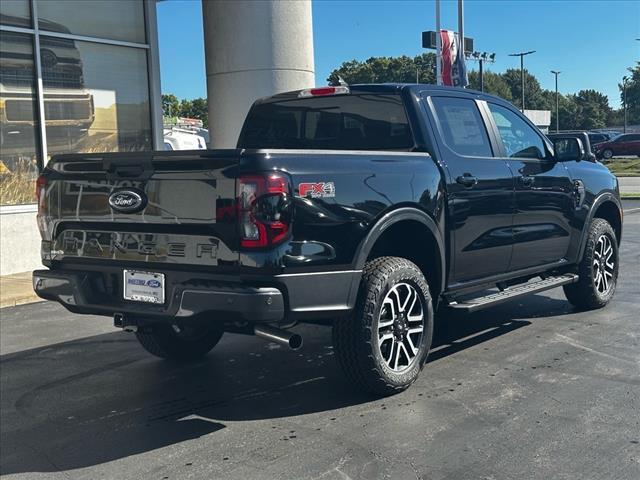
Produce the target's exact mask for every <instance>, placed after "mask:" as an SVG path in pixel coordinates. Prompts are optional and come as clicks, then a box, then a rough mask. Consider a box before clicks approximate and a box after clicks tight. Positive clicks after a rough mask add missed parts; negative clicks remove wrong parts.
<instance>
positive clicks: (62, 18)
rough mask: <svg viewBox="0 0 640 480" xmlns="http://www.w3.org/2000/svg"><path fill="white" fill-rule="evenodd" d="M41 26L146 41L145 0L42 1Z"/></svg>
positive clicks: (52, 29)
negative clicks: (115, 0)
mask: <svg viewBox="0 0 640 480" xmlns="http://www.w3.org/2000/svg"><path fill="white" fill-rule="evenodd" d="M3 2H4V0H3ZM38 26H39V27H40V29H41V30H48V31H52V32H59V33H72V34H74V35H84V36H88V37H98V38H108V39H111V40H122V41H125V42H136V43H145V29H144V5H143V2H142V1H141V0H137V1H125V2H114V1H113V0H91V1H78V0H56V1H54V2H52V1H51V0H38Z"/></svg>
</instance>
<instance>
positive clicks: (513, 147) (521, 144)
mask: <svg viewBox="0 0 640 480" xmlns="http://www.w3.org/2000/svg"><path fill="white" fill-rule="evenodd" d="M489 109H490V110H491V115H492V116H493V119H494V121H495V122H496V126H497V127H498V132H499V133H500V138H501V139H502V143H503V145H504V149H505V150H506V152H507V156H508V157H511V158H537V159H543V158H545V157H546V155H545V148H544V142H543V141H542V138H541V137H540V135H538V133H537V132H536V131H535V130H534V129H533V128H531V126H529V124H528V123H527V122H525V121H524V120H523V119H522V118H520V116H518V115H517V114H516V113H514V112H512V111H511V110H509V109H508V108H505V107H501V106H500V105H495V104H493V103H489Z"/></svg>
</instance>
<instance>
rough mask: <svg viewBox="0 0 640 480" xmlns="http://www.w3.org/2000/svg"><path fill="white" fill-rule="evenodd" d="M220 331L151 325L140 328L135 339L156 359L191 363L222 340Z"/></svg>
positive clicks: (203, 326) (200, 327) (204, 328)
mask: <svg viewBox="0 0 640 480" xmlns="http://www.w3.org/2000/svg"><path fill="white" fill-rule="evenodd" d="M223 333H224V332H223V331H222V330H219V329H216V328H212V327H210V326H208V325H198V326H179V325H169V324H160V323H158V324H152V325H148V326H144V327H140V328H139V329H138V331H137V332H136V338H137V339H138V341H139V342H140V345H142V346H143V348H144V349H145V350H146V351H147V352H149V353H151V354H152V355H155V356H156V357H161V358H167V359H171V360H178V361H193V360H197V359H199V358H202V357H204V356H205V355H206V354H207V353H209V351H211V349H212V348H213V347H215V346H216V344H217V343H218V342H219V341H220V338H222V334H223Z"/></svg>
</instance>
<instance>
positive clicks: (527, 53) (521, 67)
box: [509, 50, 536, 113]
mask: <svg viewBox="0 0 640 480" xmlns="http://www.w3.org/2000/svg"><path fill="white" fill-rule="evenodd" d="M532 53H536V51H535V50H529V51H528V52H520V53H510V54H509V56H510V57H520V82H521V84H522V113H524V57H525V56H526V55H530V54H532Z"/></svg>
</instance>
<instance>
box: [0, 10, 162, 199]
mask: <svg viewBox="0 0 640 480" xmlns="http://www.w3.org/2000/svg"><path fill="white" fill-rule="evenodd" d="M32 14H33V15H32ZM34 22H36V23H37V25H38V26H39V33H38V36H37V37H36V33H35V31H34V30H33V24H34ZM145 25H146V24H145V2H144V0H126V1H124V0H123V1H113V0H56V1H50V0H0V27H1V30H0V205H12V204H24V203H34V202H35V194H34V192H35V186H34V181H35V178H36V177H37V175H38V172H39V171H40V169H41V168H42V167H43V165H44V164H45V163H46V161H47V160H48V157H50V156H51V155H55V154H61V153H81V152H123V151H137V150H150V149H152V147H153V142H152V132H151V114H150V111H151V108H150V93H149V88H150V82H149V78H148V72H149V69H148V52H149V45H147V40H146V27H145ZM16 27H20V28H21V29H28V30H29V31H30V32H29V33H26V32H24V31H19V32H18V31H17V30H20V29H18V28H16ZM78 36H80V37H84V40H78V39H77V37H78ZM36 38H37V39H38V40H39V43H40V52H39V53H40V55H39V56H36V55H35V53H34V48H35V44H36V43H37V42H36ZM121 42H125V43H124V44H122V43H121ZM38 57H39V59H40V64H39V65H38V64H37V61H38ZM38 71H40V72H41V74H42V89H39V87H38V82H37V81H36V78H37V72H38ZM39 105H42V106H43V108H42V110H40V108H39ZM42 123H44V127H45V128H44V132H43V131H42ZM159 134H160V132H159ZM43 152H46V154H47V155H44V154H43ZM44 157H46V158H44Z"/></svg>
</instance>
